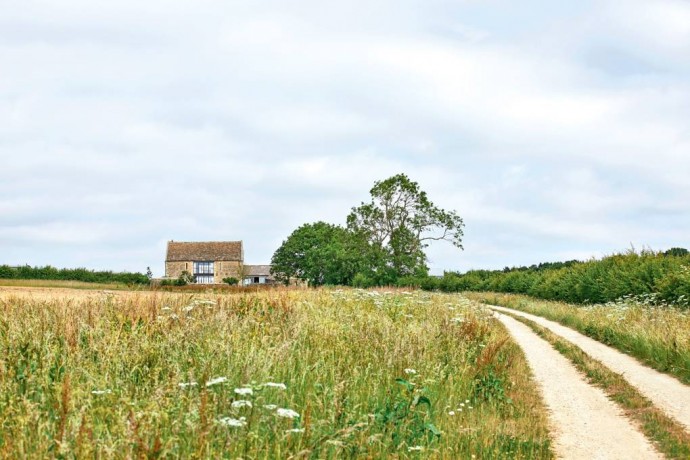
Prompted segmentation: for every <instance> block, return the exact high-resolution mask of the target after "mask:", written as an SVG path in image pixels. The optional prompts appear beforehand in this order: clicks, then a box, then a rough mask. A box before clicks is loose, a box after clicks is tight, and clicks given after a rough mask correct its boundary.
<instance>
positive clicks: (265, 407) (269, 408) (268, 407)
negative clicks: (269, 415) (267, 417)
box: [264, 404, 278, 410]
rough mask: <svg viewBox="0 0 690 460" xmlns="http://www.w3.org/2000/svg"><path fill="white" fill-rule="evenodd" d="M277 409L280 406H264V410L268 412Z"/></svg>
mask: <svg viewBox="0 0 690 460" xmlns="http://www.w3.org/2000/svg"><path fill="white" fill-rule="evenodd" d="M277 408H278V406H276V405H275V404H265V405H264V409H266V410H276V409H277Z"/></svg>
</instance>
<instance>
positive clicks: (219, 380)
mask: <svg viewBox="0 0 690 460" xmlns="http://www.w3.org/2000/svg"><path fill="white" fill-rule="evenodd" d="M227 380H228V379H227V377H216V378H215V379H211V380H209V381H208V382H206V386H207V387H210V386H213V385H218V384H219V383H223V382H226V381H227Z"/></svg>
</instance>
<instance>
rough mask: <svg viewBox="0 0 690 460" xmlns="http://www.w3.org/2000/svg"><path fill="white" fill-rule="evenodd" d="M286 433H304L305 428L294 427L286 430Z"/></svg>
mask: <svg viewBox="0 0 690 460" xmlns="http://www.w3.org/2000/svg"><path fill="white" fill-rule="evenodd" d="M285 432H286V433H304V428H292V429H290V430H285Z"/></svg>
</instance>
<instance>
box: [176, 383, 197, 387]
mask: <svg viewBox="0 0 690 460" xmlns="http://www.w3.org/2000/svg"><path fill="white" fill-rule="evenodd" d="M197 385H198V383H196V382H182V383H178V384H177V386H178V387H180V388H188V387H195V386H197Z"/></svg>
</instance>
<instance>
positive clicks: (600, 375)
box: [501, 312, 690, 459]
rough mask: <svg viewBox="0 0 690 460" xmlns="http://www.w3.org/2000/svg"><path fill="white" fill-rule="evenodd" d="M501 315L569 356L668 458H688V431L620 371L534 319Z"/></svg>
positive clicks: (689, 450)
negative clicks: (528, 329) (612, 368)
mask: <svg viewBox="0 0 690 460" xmlns="http://www.w3.org/2000/svg"><path fill="white" fill-rule="evenodd" d="M501 314H504V315H507V316H510V317H511V318H513V319H515V320H517V321H520V322H521V323H524V324H526V325H527V326H529V327H530V328H531V329H532V330H533V331H534V332H536V333H537V334H538V335H539V336H540V337H542V338H543V339H545V340H546V341H547V342H549V343H550V344H551V345H552V346H553V347H554V348H555V349H556V350H558V351H559V352H560V353H561V354H562V355H564V356H565V357H566V358H568V359H569V360H570V361H571V362H572V363H573V364H574V365H575V367H576V368H577V369H578V370H579V371H580V372H582V373H583V374H585V375H586V376H587V379H588V380H589V382H590V383H592V384H594V385H596V386H598V387H599V388H601V389H603V390H604V392H605V393H606V394H607V395H608V397H609V398H610V399H611V400H613V401H615V402H616V403H618V405H619V406H620V407H621V408H622V409H623V411H624V412H625V414H626V416H627V417H628V418H630V419H631V420H633V421H635V422H636V423H637V424H638V425H639V426H640V428H641V430H642V432H643V433H644V434H645V436H646V437H647V438H648V439H649V440H650V441H652V442H653V443H654V444H655V445H656V446H657V448H658V449H659V451H660V452H661V453H663V454H664V455H666V456H667V457H668V458H678V459H688V458H690V434H688V433H687V432H686V431H685V429H684V427H683V426H682V425H681V424H679V423H677V422H675V421H674V420H673V419H671V418H670V417H668V416H666V415H665V414H664V413H663V411H661V410H660V409H658V408H657V407H655V406H654V405H653V404H652V402H651V401H650V400H649V399H647V398H645V397H644V396H643V395H642V394H641V393H640V392H639V391H637V389H635V387H633V386H632V385H630V384H629V383H628V382H627V381H626V380H625V379H624V378H623V377H622V376H621V375H620V374H617V373H615V372H613V371H611V370H610V369H608V368H607V367H606V366H604V365H603V364H602V363H601V362H599V361H597V360H595V359H593V358H591V357H590V356H589V355H587V354H586V353H585V352H583V351H582V350H581V349H580V348H579V347H577V346H575V345H573V344H572V343H570V342H568V341H567V340H564V339H562V338H561V337H559V336H557V335H556V334H554V333H553V332H551V331H549V330H548V329H546V328H544V327H542V326H540V325H538V324H537V323H535V322H534V321H531V320H529V319H527V318H523V317H521V316H518V315H511V314H509V313H505V312H501Z"/></svg>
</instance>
